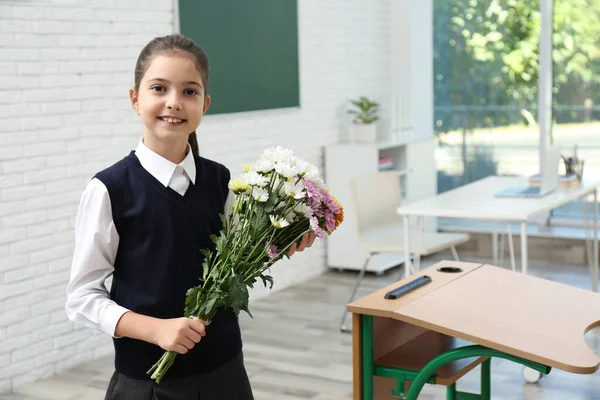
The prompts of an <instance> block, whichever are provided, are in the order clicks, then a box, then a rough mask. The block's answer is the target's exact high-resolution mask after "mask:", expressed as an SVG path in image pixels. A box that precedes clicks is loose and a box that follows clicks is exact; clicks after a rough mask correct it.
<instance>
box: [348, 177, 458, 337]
mask: <svg viewBox="0 0 600 400" xmlns="http://www.w3.org/2000/svg"><path fill="white" fill-rule="evenodd" d="M400 175H401V173H400V172H398V171H384V172H373V173H369V174H365V175H362V176H360V177H358V178H355V179H352V180H351V181H350V197H351V201H352V205H353V207H352V208H353V209H354V212H355V215H354V217H355V218H354V220H355V224H354V229H355V232H356V236H357V238H358V241H359V243H360V246H361V247H362V248H363V249H364V250H365V251H366V252H367V253H368V255H367V258H366V259H365V262H364V264H363V267H362V269H361V270H360V273H359V275H358V278H357V279H356V283H355V285H354V288H353V289H352V293H351V294H350V300H349V301H348V303H352V301H353V300H354V296H356V292H357V290H358V287H359V286H360V283H361V281H362V279H363V276H364V274H365V271H366V269H367V266H368V264H369V261H370V260H371V257H373V256H374V255H375V254H378V253H399V254H404V245H403V243H404V237H403V232H404V231H403V225H404V222H403V219H402V217H401V216H399V215H398V214H397V213H396V208H397V207H398V206H399V205H401V203H402V197H401V192H400ZM413 234H414V235H415V236H417V237H420V239H419V240H417V241H416V243H421V245H420V248H418V249H412V250H413V251H414V253H415V254H416V255H417V256H416V257H415V258H416V262H415V268H414V269H412V268H411V261H410V260H404V268H409V272H411V270H412V272H417V271H418V270H419V267H420V257H421V255H423V256H427V255H430V254H433V253H436V252H438V251H442V250H445V249H448V248H450V250H451V251H452V255H453V256H454V259H455V260H456V261H460V260H459V258H458V253H457V252H456V247H455V246H457V245H459V244H462V243H465V242H468V241H469V239H470V237H469V235H468V234H464V233H449V232H428V231H423V227H422V226H419V227H418V229H416V230H415V231H414V232H413ZM347 315H348V313H347V311H346V310H345V308H344V313H343V315H342V320H341V322H340V330H341V331H342V332H352V330H351V329H348V328H347V327H346V325H345V322H346V317H347Z"/></svg>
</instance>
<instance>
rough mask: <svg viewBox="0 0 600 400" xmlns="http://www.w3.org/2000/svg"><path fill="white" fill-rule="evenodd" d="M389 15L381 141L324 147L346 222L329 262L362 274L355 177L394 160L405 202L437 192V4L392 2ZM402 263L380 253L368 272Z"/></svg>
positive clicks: (429, 225) (330, 246) (331, 239)
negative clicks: (381, 161) (386, 91)
mask: <svg viewBox="0 0 600 400" xmlns="http://www.w3.org/2000/svg"><path fill="white" fill-rule="evenodd" d="M390 11H391V16H390V18H391V21H392V24H391V25H390V39H391V57H390V70H391V76H390V82H389V89H390V91H389V97H388V98H385V99H374V100H376V101H378V102H379V103H380V104H381V105H382V110H381V111H382V115H381V117H382V118H381V120H380V121H379V124H378V136H377V137H378V140H377V141H376V142H374V143H368V144H359V143H341V144H333V145H330V146H326V148H325V179H326V182H327V185H328V187H329V188H330V189H331V192H332V193H333V194H334V195H335V196H336V197H337V198H338V199H339V201H340V202H341V203H342V205H343V206H344V223H343V224H342V225H340V227H339V228H338V230H336V232H335V233H334V234H333V235H331V236H328V237H327V263H328V266H329V267H331V268H336V269H360V268H362V266H363V264H364V261H365V259H366V257H367V253H366V252H364V251H363V250H362V249H361V248H360V246H359V243H358V240H357V238H356V234H355V227H354V223H355V222H354V217H353V214H354V210H353V209H352V202H351V201H350V200H351V199H350V188H349V184H350V180H351V179H352V178H354V177H357V176H359V175H362V174H365V173H369V172H375V171H377V170H378V167H379V159H380V158H391V160H392V161H391V166H390V167H391V169H394V170H399V171H405V170H408V171H409V172H408V174H407V175H406V176H405V177H404V178H402V180H401V186H402V188H403V197H404V198H406V201H412V200H417V199H420V198H424V197H427V196H432V195H435V194H436V192H437V174H436V168H435V158H434V150H435V144H434V138H433V126H434V121H433V0H408V1H393V2H391V10H390ZM359 95H360V94H359ZM350 137H352V135H350ZM386 170H389V169H387V168H386ZM424 226H425V229H428V230H429V229H436V223H435V220H426V221H425V225H424ZM403 262H404V260H403V257H402V256H401V255H395V254H381V255H377V256H375V257H374V258H372V259H371V262H370V263H369V266H368V268H367V270H368V271H372V272H375V273H381V272H383V271H385V270H386V269H388V268H391V267H393V266H396V265H399V264H401V263H403Z"/></svg>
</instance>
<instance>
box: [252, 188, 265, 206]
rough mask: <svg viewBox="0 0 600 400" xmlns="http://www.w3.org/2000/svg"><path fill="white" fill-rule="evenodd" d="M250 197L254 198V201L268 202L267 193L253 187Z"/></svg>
mask: <svg viewBox="0 0 600 400" xmlns="http://www.w3.org/2000/svg"><path fill="white" fill-rule="evenodd" d="M252 197H254V200H256V201H260V202H262V203H264V202H265V201H267V200H269V192H268V191H266V190H265V189H262V188H259V187H255V188H254V189H252Z"/></svg>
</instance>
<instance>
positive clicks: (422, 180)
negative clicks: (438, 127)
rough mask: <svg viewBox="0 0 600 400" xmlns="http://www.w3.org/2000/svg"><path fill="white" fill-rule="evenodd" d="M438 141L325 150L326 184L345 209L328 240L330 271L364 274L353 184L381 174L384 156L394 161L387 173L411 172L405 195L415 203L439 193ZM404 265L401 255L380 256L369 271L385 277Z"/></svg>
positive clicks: (403, 183)
mask: <svg viewBox="0 0 600 400" xmlns="http://www.w3.org/2000/svg"><path fill="white" fill-rule="evenodd" d="M433 151H434V141H433V139H432V138H431V137H429V139H428V140H427V141H426V140H424V139H423V140H421V141H414V140H411V141H404V140H400V139H397V140H389V141H385V142H384V141H381V142H378V143H364V144H359V143H347V144H333V145H329V146H326V148H325V181H326V182H327V186H328V187H329V190H331V193H333V194H334V195H335V196H336V197H337V199H338V200H339V201H340V203H341V204H342V206H343V207H344V223H343V224H342V225H340V227H339V228H338V229H337V230H336V231H335V233H334V234H333V235H331V236H328V237H327V265H328V266H329V267H330V268H337V269H352V270H360V269H361V268H362V266H363V264H364V261H365V259H366V257H367V256H368V254H367V252H366V251H364V250H363V249H362V248H361V246H360V243H359V241H358V238H357V236H356V229H355V214H356V211H355V210H354V204H353V201H352V198H351V196H350V181H351V180H352V179H354V178H356V177H359V176H361V175H364V174H368V173H372V172H377V171H378V170H379V159H380V157H382V156H385V157H390V158H391V159H392V165H391V168H389V169H386V170H394V171H409V172H408V173H407V174H405V175H403V176H402V177H401V186H402V191H403V193H404V194H405V195H406V196H407V198H408V200H411V196H414V198H422V197H424V196H429V195H432V194H434V193H435V189H436V185H435V164H434V163H433V162H432V161H433ZM403 262H404V259H403V257H402V256H401V255H400V254H394V253H391V254H380V255H377V256H376V257H373V259H371V262H370V263H369V266H368V267H367V271H370V272H375V273H381V272H384V271H385V270H387V269H389V268H392V267H394V266H396V265H399V264H402V263H403Z"/></svg>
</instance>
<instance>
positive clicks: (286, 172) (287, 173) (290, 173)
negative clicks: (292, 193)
mask: <svg viewBox="0 0 600 400" xmlns="http://www.w3.org/2000/svg"><path fill="white" fill-rule="evenodd" d="M275 171H277V173H278V174H280V175H281V176H284V177H285V178H287V179H288V180H289V179H290V178H293V177H295V176H296V175H297V174H298V170H297V169H296V167H294V166H292V165H290V164H289V163H287V162H285V161H282V162H279V163H277V165H275Z"/></svg>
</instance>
